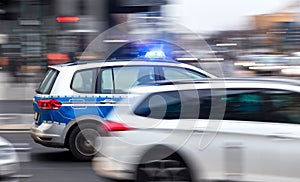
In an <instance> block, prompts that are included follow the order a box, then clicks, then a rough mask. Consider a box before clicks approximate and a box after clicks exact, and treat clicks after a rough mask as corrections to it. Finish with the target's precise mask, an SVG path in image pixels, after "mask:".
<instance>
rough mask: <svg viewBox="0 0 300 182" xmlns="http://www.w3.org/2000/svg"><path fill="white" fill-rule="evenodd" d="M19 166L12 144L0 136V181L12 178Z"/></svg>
mask: <svg viewBox="0 0 300 182" xmlns="http://www.w3.org/2000/svg"><path fill="white" fill-rule="evenodd" d="M19 168H20V166H19V158H18V155H17V153H16V151H15V149H14V147H13V145H12V144H11V143H10V142H9V141H7V140H6V139H4V138H3V137H0V181H2V180H3V181H6V180H9V181H10V180H13V179H14V178H15V175H16V174H17V172H18V171H19Z"/></svg>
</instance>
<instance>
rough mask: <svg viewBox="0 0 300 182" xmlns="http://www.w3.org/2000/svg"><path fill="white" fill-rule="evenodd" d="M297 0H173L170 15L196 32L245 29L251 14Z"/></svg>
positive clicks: (278, 7) (280, 6) (168, 8)
mask: <svg viewBox="0 0 300 182" xmlns="http://www.w3.org/2000/svg"><path fill="white" fill-rule="evenodd" d="M296 1H297V0H173V1H171V2H173V4H172V5H169V6H168V7H167V8H166V12H167V15H168V16H171V17H172V18H176V19H179V21H180V23H181V24H183V25H185V26H187V27H188V28H190V29H192V30H193V31H196V32H206V31H208V32H211V31H219V30H229V29H243V28H248V27H250V26H251V18H250V17H249V16H250V15H257V14H266V13H270V12H276V11H278V10H281V8H282V7H285V6H287V5H289V4H291V3H293V2H296Z"/></svg>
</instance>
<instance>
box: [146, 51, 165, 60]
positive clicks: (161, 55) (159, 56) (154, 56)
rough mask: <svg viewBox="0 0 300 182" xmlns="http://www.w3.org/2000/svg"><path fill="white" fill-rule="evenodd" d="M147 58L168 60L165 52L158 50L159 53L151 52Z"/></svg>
mask: <svg viewBox="0 0 300 182" xmlns="http://www.w3.org/2000/svg"><path fill="white" fill-rule="evenodd" d="M145 58H150V59H162V58H166V55H165V53H164V52H163V51H161V50H157V51H149V52H147V53H146V54H145Z"/></svg>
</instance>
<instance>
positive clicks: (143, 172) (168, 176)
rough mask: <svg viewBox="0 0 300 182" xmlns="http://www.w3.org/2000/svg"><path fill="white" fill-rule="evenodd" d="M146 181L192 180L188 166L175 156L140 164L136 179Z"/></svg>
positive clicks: (141, 181) (140, 181)
mask: <svg viewBox="0 0 300 182" xmlns="http://www.w3.org/2000/svg"><path fill="white" fill-rule="evenodd" d="M136 181H139V182H146V181H166V182H167V181H181V182H184V181H192V178H191V174H190V172H189V168H188V167H187V166H186V165H185V163H184V162H182V161H181V160H178V159H175V158H169V159H168V158H166V159H162V160H152V161H148V162H146V163H145V164H140V165H139V166H138V171H137V180H136Z"/></svg>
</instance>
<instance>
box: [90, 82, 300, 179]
mask: <svg viewBox="0 0 300 182" xmlns="http://www.w3.org/2000/svg"><path fill="white" fill-rule="evenodd" d="M132 94H133V95H135V96H134V97H131V98H129V99H128V100H127V101H125V102H126V103H129V106H128V107H116V108H115V109H114V110H113V112H111V113H110V115H109V116H107V118H106V119H107V122H106V123H105V124H104V125H103V126H101V128H103V129H105V130H106V131H107V136H106V137H102V138H98V139H97V143H98V144H97V145H98V150H99V154H98V155H97V157H95V158H94V160H93V168H94V170H95V171H96V173H97V174H99V175H101V176H105V177H108V178H113V179H129V180H136V181H202V180H208V181H210V180H212V181H214V180H230V181H266V182H283V181H284V182H299V181H300V173H299V167H300V155H299V154H300V112H299V111H300V82H299V81H294V80H276V79H263V78H260V79H259V78H247V79H246V78H243V79H234V78H232V79H224V80H222V79H212V80H198V81H179V82H175V83H174V82H173V83H171V82H163V83H161V84H160V85H157V86H143V87H138V88H134V89H132Z"/></svg>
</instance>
